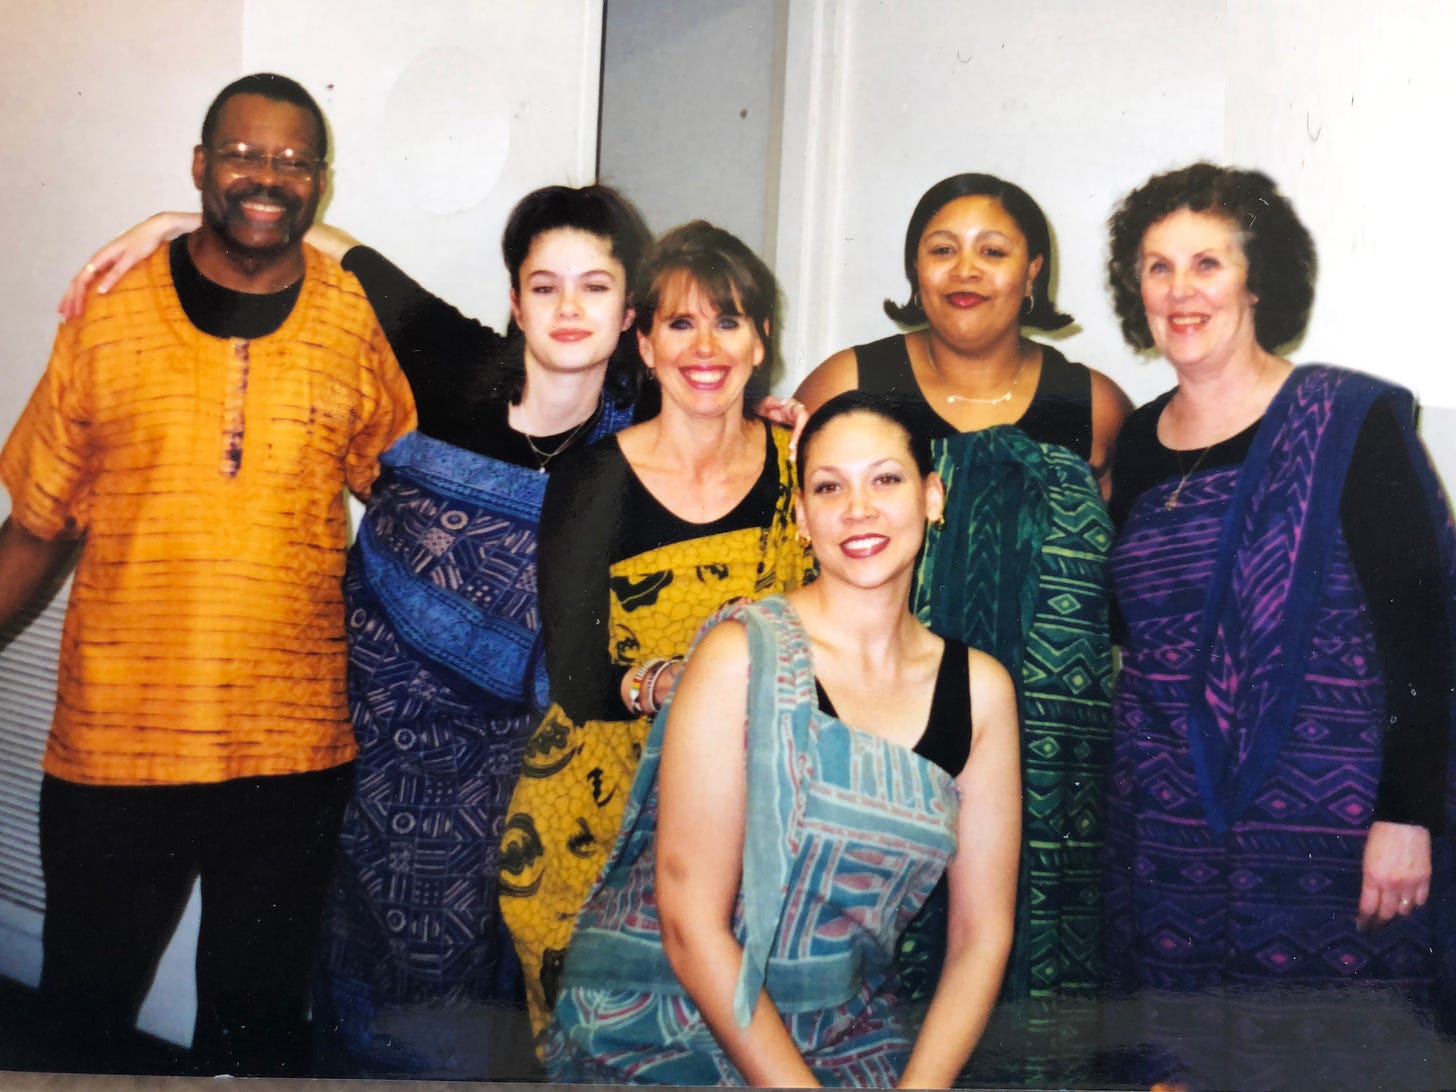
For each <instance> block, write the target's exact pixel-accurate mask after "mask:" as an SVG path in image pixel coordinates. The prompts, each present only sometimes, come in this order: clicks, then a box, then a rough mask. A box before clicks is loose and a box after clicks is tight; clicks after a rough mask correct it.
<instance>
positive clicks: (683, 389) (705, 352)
mask: <svg viewBox="0 0 1456 1092" xmlns="http://www.w3.org/2000/svg"><path fill="white" fill-rule="evenodd" d="M766 332H767V331H765V333H766ZM637 343H638V346H639V347H640V348H641V350H642V360H643V362H644V363H645V364H646V365H647V366H648V367H649V368H651V369H652V371H653V373H654V374H655V375H656V376H657V381H658V383H659V384H660V385H661V387H662V398H663V410H664V412H669V407H673V408H674V409H675V410H681V411H684V412H686V413H689V414H691V415H693V416H695V417H718V416H721V415H723V414H725V413H730V412H731V413H737V414H741V413H742V412H743V389H744V387H746V386H747V385H748V380H749V377H750V376H752V375H753V369H754V368H756V367H758V366H759V365H760V364H762V363H763V357H764V348H763V339H762V338H761V337H760V336H759V331H758V330H755V329H754V327H753V322H752V320H750V319H749V318H748V317H747V316H746V315H741V314H738V315H734V314H727V313H724V312H722V311H719V310H718V308H717V307H716V306H715V305H714V304H713V301H712V299H711V298H710V297H709V295H708V293H706V292H704V291H703V289H702V287H701V286H700V285H699V284H698V283H697V281H695V280H693V279H692V277H690V276H689V275H688V274H687V273H677V274H674V275H673V276H672V277H671V279H669V280H668V282H667V283H666V284H665V285H664V286H663V290H662V296H661V299H660V302H659V303H658V306H657V311H656V312H655V314H654V315H653V320H652V329H651V331H649V332H648V333H645V334H643V333H639V334H638V335H637Z"/></svg>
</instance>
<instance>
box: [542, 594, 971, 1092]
mask: <svg viewBox="0 0 1456 1092" xmlns="http://www.w3.org/2000/svg"><path fill="white" fill-rule="evenodd" d="M724 619H735V620H738V621H741V622H743V623H744V624H745V625H746V626H747V628H748V634H749V650H750V657H751V663H752V671H751V675H750V688H749V699H748V706H749V709H748V747H747V752H746V754H747V758H746V761H747V762H748V771H747V774H748V794H749V795H748V803H747V811H746V815H745V820H746V830H745V837H744V861H743V881H742V890H741V893H740V897H739V901H738V904H737V907H736V909H735V914H734V930H735V933H736V935H737V937H738V939H739V942H740V943H741V944H742V945H743V948H744V958H743V964H742V969H741V971H740V977H739V981H738V985H737V989H736V992H735V995H734V1010H735V1015H736V1017H737V1018H738V1019H739V1021H740V1022H746V1021H747V1019H748V1017H749V1015H750V1014H751V1011H752V1008H753V1006H754V1003H755V1002H756V1000H757V997H758V993H759V990H760V988H762V989H766V990H767V992H768V995H769V996H770V997H771V998H772V999H773V1001H774V1004H775V1006H776V1007H777V1008H778V1010H779V1012H780V1013H781V1015H782V1016H783V1018H784V1021H785V1024H786V1026H787V1027H788V1029H789V1032H790V1034H791V1036H792V1037H793V1038H794V1041H795V1042H796V1044H797V1045H798V1047H799V1049H800V1051H801V1052H802V1053H803V1055H804V1058H805V1061H806V1062H808V1064H809V1065H810V1067H811V1068H812V1069H813V1070H814V1072H815V1075H816V1077H818V1079H819V1080H820V1081H821V1082H822V1083H823V1084H826V1085H854V1086H868V1085H879V1086H889V1085H892V1084H893V1083H894V1082H895V1080H896V1079H897V1078H898V1076H899V1073H900V1071H901V1070H902V1069H903V1068H904V1066H905V1063H906V1061H907V1060H908V1057H909V1052H910V1047H911V1044H912V1041H913V1037H914V1029H913V1027H912V1026H911V1024H910V1022H909V1021H908V1019H907V1016H906V1013H905V1012H904V1006H903V1005H902V1004H901V998H900V994H899V988H898V980H897V977H896V973H895V969H894V965H893V960H894V952H895V948H896V945H897V943H898V941H899V937H900V934H901V933H902V932H903V930H904V928H905V926H906V925H907V924H908V922H909V921H910V919H911V918H912V917H913V916H914V914H915V913H916V912H917V911H918V910H919V908H920V906H921V905H922V904H923V902H924V899H925V897H926V895H927V894H928V893H929V892H930V890H931V889H932V888H933V887H934V885H935V883H936V882H937V880H938V879H939V877H940V875H941V874H942V873H943V871H944V869H945V865H946V862H947V861H948V860H949V858H950V856H951V855H952V854H953V853H954V850H955V844H956V837H955V824H956V817H957V815H958V814H959V801H958V797H957V795H956V790H955V784H954V782H953V781H952V779H951V778H950V776H949V775H948V774H946V773H945V771H944V770H942V769H940V768H939V767H938V766H936V765H934V764H933V763H931V762H929V761H927V760H925V759H923V758H920V757H919V756H918V755H916V754H914V753H913V752H912V751H909V750H906V749H904V748H900V747H896V746H894V745H892V744H889V743H886V742H885V741H883V740H880V739H878V738H876V737H875V736H872V735H869V734H867V733H864V732H860V731H857V730H856V729H854V728H851V727H849V726H848V725H845V724H844V723H843V722H842V721H839V720H836V719H834V718H832V717H829V716H826V715H825V714H824V713H822V712H820V711H819V709H818V707H817V704H816V702H815V694H814V676H813V666H812V664H811V663H810V659H809V646H808V639H807V637H806V636H805V634H804V632H803V629H802V626H801V625H800V623H799V621H798V618H797V616H796V615H795V614H794V612H793V609H792V607H790V606H789V604H788V602H787V601H786V600H785V599H783V597H781V596H771V597H769V598H767V599H764V600H762V601H760V602H759V603H757V604H754V605H742V606H734V607H729V608H726V609H725V610H724V611H723V612H720V614H718V615H717V616H716V617H715V618H714V619H713V620H711V621H710V622H709V623H708V625H707V626H705V627H704V632H706V630H707V629H708V628H711V626H712V625H715V624H717V623H718V622H720V621H722V620H724ZM669 708H670V706H669ZM667 715H668V711H667V710H666V709H665V710H664V711H663V713H662V714H659V716H658V719H657V721H656V723H655V724H654V726H653V730H652V735H651V736H650V737H649V740H648V744H647V748H646V750H645V752H644V754H643V759H642V765H641V767H640V768H639V772H638V775H637V778H636V780H635V782H634V783H633V788H632V796H631V799H630V801H629V802H628V805H627V811H626V817H625V822H624V824H623V830H622V834H621V836H620V838H619V839H618V842H617V844H616V846H615V848H614V850H613V854H612V857H611V859H610V861H609V862H608V864H607V866H606V868H605V869H604V871H603V873H602V876H601V877H600V878H599V880H598V883H597V886H596V888H595V890H594V891H593V893H592V896H591V898H590V899H589V900H588V902H587V905H586V907H585V909H584V910H583V911H582V914H581V916H580V918H579V919H578V921H577V929H576V934H575V936H574V938H573V940H572V945H571V949H570V951H569V953H568V955H567V959H566V967H565V970H564V972H563V979H562V986H563V988H562V993H561V999H560V1001H559V1002H558V1004H557V1007H556V1012H555V1016H554V1018H553V1021H552V1024H551V1028H550V1030H549V1032H548V1042H547V1055H546V1064H547V1072H548V1075H549V1076H550V1077H551V1079H553V1080H556V1081H578V1082H590V1083H627V1082H633V1083H655V1084H662V1083H665V1084H742V1083H743V1079H742V1076H741V1075H740V1074H739V1073H738V1071H737V1069H736V1067H734V1066H733V1064H732V1063H731V1062H730V1061H729V1060H728V1059H727V1058H726V1057H725V1056H724V1055H723V1053H722V1051H721V1050H720V1049H719V1048H718V1046H717V1043H716V1042H715V1040H714V1039H713V1036H712V1034H711V1032H710V1031H709V1030H708V1028H707V1026H706V1025H705V1024H704V1023H703V1020H702V1017H701V1015H700V1014H699V1012H698V1009H697V1006H696V1005H694V1004H693V1002H692V1000H691V999H690V998H688V997H687V996H686V995H685V994H684V991H683V990H682V987H681V986H680V985H679V984H678V982H677V979H676V978H675V976H674V975H673V973H672V968H671V967H670V966H669V965H668V962H667V958H666V956H665V955H664V954H663V953H662V947H661V939H660V934H659V924H658V920H657V914H656V900H655V894H654V892H655V876H654V869H655V865H656V858H655V832H656V823H657V777H656V772H657V767H658V761H659V758H660V755H661V747H662V736H663V732H664V729H665V726H666V723H667Z"/></svg>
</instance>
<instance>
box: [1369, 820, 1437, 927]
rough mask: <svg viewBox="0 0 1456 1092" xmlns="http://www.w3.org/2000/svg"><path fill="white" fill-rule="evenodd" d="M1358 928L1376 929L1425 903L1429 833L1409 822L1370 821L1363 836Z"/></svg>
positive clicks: (1429, 879) (1429, 873) (1427, 887)
mask: <svg viewBox="0 0 1456 1092" xmlns="http://www.w3.org/2000/svg"><path fill="white" fill-rule="evenodd" d="M1364 871H1365V881H1364V883H1363V884H1362V885H1361V888H1360V912H1359V915H1358V916H1357V918H1356V921H1357V922H1358V923H1359V926H1360V928H1361V929H1376V928H1379V927H1380V926H1382V925H1384V924H1386V923H1387V922H1389V921H1390V920H1391V919H1393V918H1396V917H1402V918H1403V917H1406V916H1407V915H1409V914H1410V913H1411V912H1412V911H1413V910H1416V909H1417V908H1419V907H1422V906H1424V905H1426V899H1427V898H1429V897H1430V894H1431V832H1430V831H1429V830H1427V829H1426V828H1425V827H1421V826H1415V825H1414V824H1411V823H1386V822H1379V821H1377V822H1374V823H1371V824H1370V834H1369V836H1368V837H1367V838H1366V839H1365V862H1364Z"/></svg>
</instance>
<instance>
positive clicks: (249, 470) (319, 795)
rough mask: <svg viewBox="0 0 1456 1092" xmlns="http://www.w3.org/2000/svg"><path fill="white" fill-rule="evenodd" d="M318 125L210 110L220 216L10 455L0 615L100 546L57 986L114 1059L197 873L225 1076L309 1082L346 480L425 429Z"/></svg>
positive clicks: (250, 103)
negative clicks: (329, 234)
mask: <svg viewBox="0 0 1456 1092" xmlns="http://www.w3.org/2000/svg"><path fill="white" fill-rule="evenodd" d="M327 151H328V148H327V132H326V129H325V126H324V121H323V115H322V113H321V112H320V111H319V108H318V105H317V104H316V103H315V102H314V100H313V99H312V98H311V97H310V96H309V94H308V92H307V91H305V90H304V89H303V88H302V87H300V86H299V85H298V84H296V83H294V82H293V81H292V80H288V79H285V78H284V77H281V76H273V75H269V74H260V75H255V76H249V77H245V78H244V79H242V80H239V81H237V82H236V83H234V84H231V85H229V86H228V87H227V88H225V89H224V90H223V92H222V93H221V94H220V95H219V96H218V98H217V100H216V101H215V102H214V103H213V105H212V107H211V109H210V110H209V111H208V114H207V117H206V120H205V121H204V122H203V127H202V142H201V143H200V144H199V145H198V146H197V148H196V150H195V152H194V154H193V162H192V176H193V180H194V182H195V183H196V185H197V188H198V190H199V191H201V194H202V210H203V223H202V227H201V228H200V229H199V230H197V231H195V232H193V233H192V234H191V235H188V236H184V237H183V238H181V239H178V240H177V241H176V242H174V243H173V245H172V247H171V248H170V249H163V250H159V251H158V252H157V253H156V254H155V255H153V256H152V258H151V259H150V260H148V261H146V262H144V263H142V264H141V265H139V266H138V267H137V268H136V269H133V270H132V271H131V272H130V273H129V274H128V275H127V276H126V277H124V278H123V279H122V280H121V281H120V282H119V283H118V284H117V285H116V286H115V287H114V288H112V289H111V291H110V292H109V293H108V294H107V295H104V296H93V297H92V298H91V300H90V301H89V302H88V304H87V308H86V312H85V314H84V315H83V316H82V317H81V318H80V319H78V320H75V321H72V322H69V323H67V324H66V325H65V326H63V327H62V328H61V330H60V332H59V333H58V335H57V337H56V343H55V347H54V349H53V351H52V355H51V359H50V363H49V364H48V366H47V368H46V371H45V374H44V375H43V377H42V378H41V381H40V383H39V385H38V386H37V387H36V389H35V392H34V394H33V395H32V396H31V399H30V402H29V404H28V405H27V407H26V409H25V411H24V413H23V414H22V416H21V418H20V421H19V422H18V423H17V425H16V427H15V430H14V432H13V433H12V434H11V436H10V439H9V440H8V441H7V443H6V445H5V447H4V450H3V452H0V481H3V483H4V485H5V487H6V488H7V489H8V490H9V492H10V496H11V499H12V511H11V515H10V518H9V519H8V520H7V521H6V523H5V525H4V526H3V528H0V625H4V624H5V623H6V622H7V621H9V619H10V618H11V617H12V616H13V615H14V614H15V613H16V612H17V611H18V610H19V609H20V608H21V607H23V606H24V605H25V604H26V602H27V600H29V599H30V598H31V596H32V595H33V594H34V593H35V591H36V590H37V589H38V588H39V587H40V586H42V585H43V584H44V583H46V581H47V578H48V576H49V574H50V573H52V572H53V571H54V569H55V567H56V565H57V564H58V563H59V561H60V560H61V559H62V558H63V557H64V556H66V555H67V554H68V553H69V552H70V550H71V549H72V548H73V547H74V544H75V542H76V541H77V540H79V541H80V543H81V546H80V559H79V562H78V564H77V569H76V575H75V580H74V584H73V588H72V591H71V599H70V604H69V607H68V610H67V614H66V622H65V631H64V635H63V638H62V649H61V662H60V672H59V684H58V695H57V697H58V700H57V703H56V712H55V717H54V720H53V722H52V725H51V733H50V737H49V740H48V743H47V747H46V753H45V760H44V769H45V779H44V784H43V787H42V790H41V859H42V866H43V869H44V873H45V880H46V904H47V905H46V920H45V926H44V932H43V949H44V963H43V968H42V973H41V995H42V999H43V1001H44V1002H46V1003H47V1005H48V1006H50V1007H51V1009H52V1012H51V1013H50V1014H49V1015H50V1016H51V1018H52V1019H53V1020H54V1021H55V1024H56V1027H57V1030H58V1032H59V1034H60V1035H62V1036H64V1039H63V1040H62V1041H64V1042H66V1043H67V1044H68V1046H69V1048H70V1049H72V1050H73V1051H88V1052H89V1051H94V1052H95V1054H96V1057H95V1058H94V1059H92V1060H93V1061H94V1062H95V1064H97V1065H99V1066H102V1067H105V1066H107V1064H108V1059H110V1062H111V1063H112V1064H115V1058H114V1056H111V1055H108V1048H114V1044H115V1043H116V1042H118V1041H119V1040H120V1039H121V1038H122V1037H123V1036H125V1035H126V1033H127V1032H128V1030H129V1029H130V1027H131V1026H132V1025H133V1024H134V1022H135V1019H136V1015H137V1011H138V1009H139V1007H140V1005H141V1001H142V999H143V997H144V995H145V992H146V989H147V986H148V984H149V983H150V981H151V978H152V976H153V974H154V973H155V969H156V965H157V961H158V959H159V958H160V956H161V952H162V950H163V948H164V947H165V945H166V942H167V940H168V937H169V936H170V934H171V932H172V928H173V926H174V925H175V923H176V920H177V916H178V914H179V913H180V911H181V907H182V904H183V902H184V901H185V899H186V897H187V894H188V891H189V890H190V887H191V883H192V878H193V876H194V875H200V876H201V881H202V921H201V927H200V932H199V938H198V953H197V988H198V1011H197V1024H196V1028H195V1033H194V1040H193V1049H194V1055H195V1056H196V1058H197V1062H198V1065H199V1067H200V1068H201V1069H202V1070H203V1071H205V1072H212V1073H217V1072H231V1073H240V1074H280V1073H288V1072H297V1071H298V1067H299V1065H300V1063H301V1062H302V1060H303V1058H304V1057H305V1056H306V1044H307V1034H306V1027H307V1025H306V1013H307V996H308V990H307V985H308V975H309V972H310V969H311V964H312V962H313V953H314V946H315V943H316V937H317V932H318V926H319V920H320V916H321V907H322V899H323V893H324V889H325V883H326V880H327V876H328V869H329V865H330V863H331V859H332V854H333V851H334V848H335V841H336V837H337V833H338V826H339V821H340V817H341V815H342V811H343V807H344V803H345V800H346V798H347V794H348V792H349V789H350V782H351V776H352V765H351V763H352V759H353V757H354V750H355V748H354V739H353V735H352V732H351V729H350V721H349V712H348V706H347V702H346V696H345V681H344V680H345V646H344V617H343V601H342V596H341V592H340V578H341V576H342V573H343V567H344V548H345V545H346V534H347V527H346V512H345V501H344V495H343V491H344V488H345V487H346V486H347V487H348V488H349V489H351V490H352V491H353V492H354V493H355V494H357V495H362V494H364V493H365V492H367V490H368V488H369V486H370V483H371V482H372V481H373V479H374V476H375V474H376V473H377V470H378V463H377V457H378V455H379V453H380V452H381V451H383V450H384V449H385V448H386V447H388V446H389V444H391V443H392V442H393V441H394V440H395V439H396V438H397V437H398V436H400V435H401V434H402V433H403V432H405V431H407V430H408V429H409V428H411V427H413V425H414V406H413V401H412V399H411V397H410V393H409V387H408V385H407V383H406V381H405V379H404V376H403V375H402V374H401V372H400V370H399V366H398V364H397V363H396V361H395V359H394V357H393V356H392V354H391V353H390V350H389V346H388V343H387V342H386V340H385V337H384V334H383V332H382V331H381V330H380V329H379V326H378V323H377V322H376V320H375V317H374V314H373V312H372V310H371V309H370V307H369V304H368V301H367V300H366V299H365V296H364V293H363V291H362V289H361V288H360V286H359V284H358V282H357V281H356V280H355V279H354V278H353V277H352V276H351V275H350V274H348V273H345V272H344V271H343V269H342V268H341V267H339V266H338V265H337V264H336V263H334V262H332V261H330V260H328V259H326V258H325V257H324V256H322V255H321V254H319V253H318V252H317V251H315V250H313V249H311V248H307V247H305V246H304V245H303V234H304V232H305V231H306V230H307V228H308V226H309V225H310V224H311V223H312V221H313V217H314V213H315V211H316V209H317V208H318V203H319V199H320V197H321V196H322V194H323V192H324V188H325V185H326V181H327V164H326V163H325V160H324V157H325V155H326V154H327Z"/></svg>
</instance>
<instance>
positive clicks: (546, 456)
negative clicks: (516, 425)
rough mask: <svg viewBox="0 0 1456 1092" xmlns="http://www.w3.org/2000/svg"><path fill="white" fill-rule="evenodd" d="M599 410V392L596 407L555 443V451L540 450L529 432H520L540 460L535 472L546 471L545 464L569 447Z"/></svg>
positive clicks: (598, 413) (600, 399) (597, 414)
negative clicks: (563, 437)
mask: <svg viewBox="0 0 1456 1092" xmlns="http://www.w3.org/2000/svg"><path fill="white" fill-rule="evenodd" d="M601 412H602V395H600V394H599V395H597V405H596V409H594V410H592V411H591V413H589V414H587V415H586V418H585V419H584V420H583V421H582V422H581V423H580V424H578V425H577V426H576V428H574V429H572V430H571V432H570V433H568V434H567V437H566V439H564V440H562V441H561V443H559V444H557V445H556V450H555V451H542V450H541V449H540V448H539V447H537V446H536V441H535V440H534V439H533V438H532V437H531V434H530V433H529V432H523V433H521V435H522V436H524V437H525V438H526V444H527V445H528V446H529V447H530V449H531V451H532V452H533V453H534V454H535V456H536V458H537V459H538V460H539V461H540V465H539V466H538V467H536V473H538V474H544V473H546V467H547V464H549V463H550V462H551V460H552V459H554V458H556V456H558V455H560V454H561V453H562V452H563V451H565V450H566V449H567V448H569V447H570V446H571V444H572V441H574V440H575V439H576V438H577V437H578V436H580V435H581V430H582V429H584V428H586V427H587V425H589V424H591V423H592V422H593V421H595V420H596V419H597V417H598V416H599V415H600V414H601Z"/></svg>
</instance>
